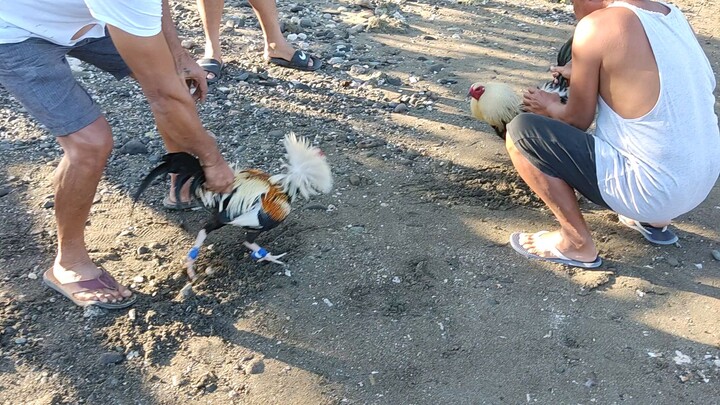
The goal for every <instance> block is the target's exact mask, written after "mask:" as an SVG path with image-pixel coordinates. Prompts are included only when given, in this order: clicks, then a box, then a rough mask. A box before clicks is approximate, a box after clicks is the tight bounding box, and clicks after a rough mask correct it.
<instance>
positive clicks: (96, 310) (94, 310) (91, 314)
mask: <svg viewBox="0 0 720 405" xmlns="http://www.w3.org/2000/svg"><path fill="white" fill-rule="evenodd" d="M103 315H105V312H104V311H103V310H102V308H100V307H98V306H96V305H88V306H86V307H85V309H84V310H83V318H97V317H100V316H103Z"/></svg>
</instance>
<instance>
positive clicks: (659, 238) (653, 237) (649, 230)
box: [618, 215, 678, 245]
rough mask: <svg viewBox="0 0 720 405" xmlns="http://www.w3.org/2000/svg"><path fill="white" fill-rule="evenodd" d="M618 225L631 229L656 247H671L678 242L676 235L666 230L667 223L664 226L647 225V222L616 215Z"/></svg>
mask: <svg viewBox="0 0 720 405" xmlns="http://www.w3.org/2000/svg"><path fill="white" fill-rule="evenodd" d="M618 219H619V220H620V223H621V224H623V225H625V226H627V227H628V228H632V229H634V230H636V231H638V232H640V234H641V235H642V236H643V238H645V239H646V240H647V241H648V242H650V243H654V244H656V245H672V244H673V243H675V242H677V241H678V237H677V235H675V233H674V232H673V231H671V230H670V229H668V225H670V223H669V222H667V223H664V224H649V223H647V222H640V221H636V220H634V219H632V218H628V217H626V216H623V215H618Z"/></svg>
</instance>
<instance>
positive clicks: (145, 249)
mask: <svg viewBox="0 0 720 405" xmlns="http://www.w3.org/2000/svg"><path fill="white" fill-rule="evenodd" d="M148 253H150V248H149V247H147V246H140V247H139V248H137V254H139V255H144V254H148Z"/></svg>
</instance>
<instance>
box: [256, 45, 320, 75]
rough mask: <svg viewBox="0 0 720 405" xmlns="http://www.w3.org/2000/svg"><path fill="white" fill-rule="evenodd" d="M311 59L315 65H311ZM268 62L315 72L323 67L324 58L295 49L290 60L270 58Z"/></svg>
mask: <svg viewBox="0 0 720 405" xmlns="http://www.w3.org/2000/svg"><path fill="white" fill-rule="evenodd" d="M311 60H312V63H313V65H312V66H309V63H310V61H311ZM268 63H272V64H274V65H278V66H282V67H286V68H290V69H297V70H304V71H306V72H314V71H316V70H318V69H320V68H321V67H322V60H320V58H318V57H317V56H313V55H310V54H309V53H306V52H305V51H301V50H299V49H298V50H297V51H295V53H294V54H293V56H292V59H290V60H289V61H288V60H286V59H283V58H270V60H269V61H268Z"/></svg>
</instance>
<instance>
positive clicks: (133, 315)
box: [128, 308, 137, 321]
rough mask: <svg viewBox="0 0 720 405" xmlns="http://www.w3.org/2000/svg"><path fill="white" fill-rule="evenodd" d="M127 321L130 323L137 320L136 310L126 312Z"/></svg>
mask: <svg viewBox="0 0 720 405" xmlns="http://www.w3.org/2000/svg"><path fill="white" fill-rule="evenodd" d="M128 319H130V320H131V321H134V320H135V319H137V310H136V309H135V308H131V309H130V310H129V311H128Z"/></svg>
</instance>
